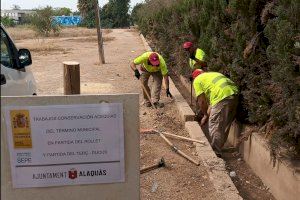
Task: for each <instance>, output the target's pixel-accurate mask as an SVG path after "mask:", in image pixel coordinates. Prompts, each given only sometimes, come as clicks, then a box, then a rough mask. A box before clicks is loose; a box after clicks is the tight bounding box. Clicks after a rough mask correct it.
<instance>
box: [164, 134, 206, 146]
mask: <svg viewBox="0 0 300 200" xmlns="http://www.w3.org/2000/svg"><path fill="white" fill-rule="evenodd" d="M162 134H164V135H165V136H169V137H172V138H176V139H180V140H186V141H191V142H197V143H200V144H203V145H205V142H204V141H201V140H196V139H193V138H187V137H183V136H179V135H175V134H172V133H166V132H162Z"/></svg>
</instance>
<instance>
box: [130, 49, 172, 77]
mask: <svg viewBox="0 0 300 200" xmlns="http://www.w3.org/2000/svg"><path fill="white" fill-rule="evenodd" d="M151 53H153V52H146V53H143V54H142V55H140V56H139V57H137V58H135V59H134V60H133V63H134V64H135V65H142V67H143V68H144V69H145V70H147V71H148V72H158V71H161V74H162V75H163V76H165V75H167V74H168V68H167V65H166V62H165V60H164V59H163V57H162V56H161V55H160V54H158V53H157V55H158V58H159V63H160V64H159V66H152V65H151V64H150V65H149V63H148V59H149V56H150V54H151ZM155 53H156V52H155Z"/></svg>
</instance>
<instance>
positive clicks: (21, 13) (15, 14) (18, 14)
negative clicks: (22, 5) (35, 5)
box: [1, 10, 34, 23]
mask: <svg viewBox="0 0 300 200" xmlns="http://www.w3.org/2000/svg"><path fill="white" fill-rule="evenodd" d="M32 13H34V11H33V10H1V17H9V18H10V19H13V20H14V21H15V22H16V23H22V21H23V20H24V17H25V15H26V14H32Z"/></svg>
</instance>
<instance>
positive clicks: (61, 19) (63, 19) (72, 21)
mask: <svg viewBox="0 0 300 200" xmlns="http://www.w3.org/2000/svg"><path fill="white" fill-rule="evenodd" d="M53 19H54V21H55V23H57V24H59V25H61V26H77V25H78V24H80V22H81V19H82V18H81V16H54V17H53Z"/></svg>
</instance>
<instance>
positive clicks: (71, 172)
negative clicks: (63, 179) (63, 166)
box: [69, 168, 77, 179]
mask: <svg viewBox="0 0 300 200" xmlns="http://www.w3.org/2000/svg"><path fill="white" fill-rule="evenodd" d="M75 178H77V170H76V169H74V168H72V169H70V170H69V179H75Z"/></svg>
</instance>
